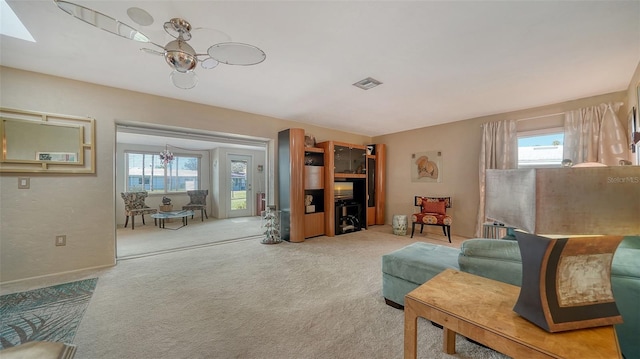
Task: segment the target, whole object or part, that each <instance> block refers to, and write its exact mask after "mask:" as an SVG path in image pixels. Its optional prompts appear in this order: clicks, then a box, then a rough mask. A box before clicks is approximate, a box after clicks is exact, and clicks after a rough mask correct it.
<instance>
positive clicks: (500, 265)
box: [382, 236, 640, 359]
mask: <svg viewBox="0 0 640 359" xmlns="http://www.w3.org/2000/svg"><path fill="white" fill-rule="evenodd" d="M446 268H453V269H457V270H461V271H463V272H468V273H472V274H476V275H479V276H483V277H486V278H491V279H494V280H498V281H501V282H505V283H509V284H513V285H517V286H520V284H521V280H522V263H521V259H520V248H519V247H518V243H517V242H516V241H514V240H496V239H486V238H475V239H469V240H466V241H464V242H463V243H462V245H461V247H460V249H457V248H451V247H445V246H440V245H434V244H428V243H422V242H416V243H413V244H411V245H408V246H406V247H404V248H401V249H399V250H397V251H394V252H391V253H388V254H385V255H383V256H382V295H383V296H384V298H385V301H386V303H387V304H389V305H391V306H393V307H396V308H402V307H403V306H404V296H405V295H406V294H407V293H409V292H410V291H412V290H413V289H415V288H417V287H419V286H420V285H421V284H423V283H424V282H426V281H428V280H429V279H431V278H432V277H434V276H435V275H437V274H438V273H440V272H441V271H443V270H444V269H446ZM611 285H612V289H613V293H614V296H615V298H616V304H617V306H618V310H619V311H620V314H621V315H622V318H623V320H624V323H623V324H619V325H616V332H617V334H618V340H619V342H620V348H621V349H622V353H623V355H624V356H625V358H626V359H631V358H640V340H639V339H640V236H630V237H625V238H624V239H623V241H622V242H621V243H620V245H619V246H618V249H617V250H616V253H615V255H614V257H613V264H612V268H611Z"/></svg>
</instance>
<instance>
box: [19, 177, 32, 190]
mask: <svg viewBox="0 0 640 359" xmlns="http://www.w3.org/2000/svg"><path fill="white" fill-rule="evenodd" d="M29 182H30V181H29V177H19V178H18V189H29V187H30V184H29Z"/></svg>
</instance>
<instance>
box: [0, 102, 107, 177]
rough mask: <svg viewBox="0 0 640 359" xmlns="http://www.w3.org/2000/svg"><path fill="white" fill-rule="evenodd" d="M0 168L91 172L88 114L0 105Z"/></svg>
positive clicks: (92, 157) (92, 133) (92, 126)
mask: <svg viewBox="0 0 640 359" xmlns="http://www.w3.org/2000/svg"><path fill="white" fill-rule="evenodd" d="M0 138H1V139H2V156H1V157H0V172H16V173H27V172H47V173H95V148H94V143H95V121H94V119H92V118H87V117H76V116H66V115H56V114H48V113H41V112H33V111H24V110H15V109H8V108H0Z"/></svg>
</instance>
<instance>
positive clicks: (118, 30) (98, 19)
mask: <svg viewBox="0 0 640 359" xmlns="http://www.w3.org/2000/svg"><path fill="white" fill-rule="evenodd" d="M54 2H55V3H56V5H58V7H59V8H60V9H61V10H62V11H64V12H66V13H67V14H69V15H71V16H73V17H75V18H76V19H78V20H81V21H83V22H85V23H87V24H89V25H93V26H95V27H97V28H99V29H102V30H105V31H107V32H110V33H112V34H115V35H118V36H121V37H124V38H126V39H129V40H135V41H139V42H143V43H149V44H152V45H155V46H157V47H158V48H160V49H161V50H160V51H157V50H154V49H148V48H143V49H141V50H143V51H145V52H147V53H152V54H156V55H162V56H164V59H165V60H166V62H167V64H169V66H170V67H171V68H172V69H173V71H172V72H171V74H170V75H169V78H170V79H171V82H172V83H173V84H174V85H175V86H176V87H178V88H181V89H191V88H193V87H195V86H196V84H197V83H198V76H197V75H196V73H195V72H194V70H195V68H196V66H197V65H198V63H200V66H201V67H202V68H205V69H212V68H214V67H216V66H218V64H219V63H223V64H226V65H242V66H248V65H256V64H259V63H261V62H262V61H264V60H265V59H266V58H267V55H266V54H265V53H264V51H262V50H260V49H259V48H257V47H255V46H253V45H249V44H244V43H240V42H222V43H218V44H213V45H211V46H210V47H209V48H208V49H207V53H206V54H199V53H197V52H196V51H195V50H194V49H193V47H191V46H190V45H189V44H188V43H187V41H189V40H191V30H192V28H191V24H189V22H188V21H187V20H184V19H181V18H173V19H171V20H169V21H167V22H165V23H164V30H165V31H166V33H167V34H169V35H171V36H172V37H173V38H174V39H175V40H172V41H170V42H169V43H167V44H166V45H164V46H162V45H159V44H157V43H155V42H153V41H151V40H150V39H149V38H148V37H147V36H146V35H144V34H143V33H141V32H140V31H138V30H136V29H135V28H133V27H131V26H129V25H127V24H125V23H123V22H120V21H118V20H116V19H114V18H112V17H111V16H108V15H105V14H103V13H101V12H98V11H96V10H93V9H90V8H88V7H85V6H82V5H78V4H74V3H71V2H68V1H62V0H54ZM131 9H134V8H131ZM131 9H130V10H131ZM135 9H136V10H137V12H136V13H137V14H138V15H146V16H147V17H148V18H150V20H148V21H147V23H145V25H146V24H151V23H152V22H153V18H151V15H149V14H148V13H146V12H145V11H144V10H142V9H138V8H135ZM134 21H135V20H134Z"/></svg>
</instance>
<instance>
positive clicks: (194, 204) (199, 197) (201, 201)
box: [182, 189, 209, 221]
mask: <svg viewBox="0 0 640 359" xmlns="http://www.w3.org/2000/svg"><path fill="white" fill-rule="evenodd" d="M187 194H188V195H189V199H190V200H189V203H187V204H186V205H184V206H182V209H183V210H188V211H197V210H199V211H200V218H201V220H202V221H204V218H205V217H207V219H209V216H207V195H208V194H209V190H208V189H198V190H194V191H187ZM191 218H193V216H191Z"/></svg>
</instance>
